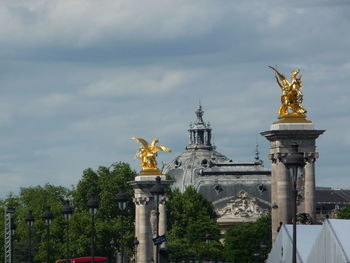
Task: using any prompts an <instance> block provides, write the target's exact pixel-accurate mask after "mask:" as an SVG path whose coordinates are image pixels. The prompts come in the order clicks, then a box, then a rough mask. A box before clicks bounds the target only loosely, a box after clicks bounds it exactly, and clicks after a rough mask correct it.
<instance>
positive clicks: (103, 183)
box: [70, 163, 136, 258]
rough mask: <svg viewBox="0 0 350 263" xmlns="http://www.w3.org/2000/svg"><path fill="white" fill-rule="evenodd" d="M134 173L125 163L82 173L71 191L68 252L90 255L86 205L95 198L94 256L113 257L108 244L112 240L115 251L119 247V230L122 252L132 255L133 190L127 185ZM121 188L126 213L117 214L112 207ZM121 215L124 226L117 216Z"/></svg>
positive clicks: (118, 212) (115, 206) (89, 227)
mask: <svg viewBox="0 0 350 263" xmlns="http://www.w3.org/2000/svg"><path fill="white" fill-rule="evenodd" d="M135 175H136V173H135V171H133V170H131V168H130V166H129V165H128V164H126V163H115V164H113V165H111V166H110V167H104V166H101V167H99V168H98V169H97V170H96V171H94V170H92V169H90V168H89V169H86V170H85V171H84V172H83V177H82V179H81V180H80V181H79V183H78V185H77V187H76V189H75V190H74V191H73V201H74V206H75V208H76V211H75V213H74V215H73V217H72V220H71V230H72V231H71V236H70V238H71V240H73V241H74V242H72V252H73V255H74V256H86V255H90V240H91V239H90V237H91V230H92V225H91V216H90V214H89V211H88V209H87V207H86V203H87V201H88V200H89V199H90V198H91V197H92V196H93V195H95V197H96V198H97V199H98V201H99V207H98V210H97V214H96V253H95V254H96V255H101V256H108V257H110V258H112V257H113V254H114V253H113V252H114V251H113V249H112V248H111V247H110V245H109V244H110V241H111V240H112V239H114V240H115V241H116V244H117V246H118V248H120V246H121V236H120V235H121V228H122V227H123V229H124V241H123V242H124V243H123V244H124V249H125V251H126V252H128V254H129V255H131V254H132V253H133V238H134V234H133V231H134V213H135V207H134V203H133V202H132V196H133V189H132V188H131V186H130V185H129V184H128V182H129V181H132V180H134V178H135ZM121 187H124V189H125V190H126V191H127V193H128V195H129V197H130V199H129V201H128V202H127V206H126V210H125V211H120V210H119V209H118V204H117V203H116V194H117V193H118V191H119V189H120V188H121ZM122 213H124V219H125V220H124V224H123V226H122V224H121V215H122Z"/></svg>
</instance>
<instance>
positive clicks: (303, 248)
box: [267, 219, 350, 263]
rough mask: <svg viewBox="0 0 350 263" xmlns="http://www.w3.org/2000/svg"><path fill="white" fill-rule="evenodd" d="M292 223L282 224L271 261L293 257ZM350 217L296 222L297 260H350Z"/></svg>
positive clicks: (286, 261)
mask: <svg viewBox="0 0 350 263" xmlns="http://www.w3.org/2000/svg"><path fill="white" fill-rule="evenodd" d="M292 236H293V226H292V225H283V226H282V227H281V230H280V231H279V233H278V235H277V238H276V240H275V243H274V244H273V247H272V250H271V252H270V254H269V257H268V259H267V262H268V263H282V262H283V263H289V262H291V261H292V251H293V241H292ZM349 259H350V220H341V219H327V220H325V222H324V224H323V225H322V226H321V225H297V262H298V263H350V260H349Z"/></svg>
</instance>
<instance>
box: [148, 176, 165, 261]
mask: <svg viewBox="0 0 350 263" xmlns="http://www.w3.org/2000/svg"><path fill="white" fill-rule="evenodd" d="M150 192H151V194H152V195H153V196H154V198H155V201H156V238H157V237H159V199H160V197H161V196H162V195H164V193H165V189H164V186H162V184H161V179H160V177H159V176H157V177H156V183H155V185H153V186H152V188H151V190H150ZM156 263H159V244H157V245H156Z"/></svg>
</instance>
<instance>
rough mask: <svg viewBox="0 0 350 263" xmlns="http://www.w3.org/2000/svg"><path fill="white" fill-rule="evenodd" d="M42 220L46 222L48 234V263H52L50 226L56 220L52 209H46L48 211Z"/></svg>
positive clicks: (48, 207)
mask: <svg viewBox="0 0 350 263" xmlns="http://www.w3.org/2000/svg"><path fill="white" fill-rule="evenodd" d="M41 218H42V219H44V222H45V224H46V226H47V233H46V238H47V243H46V245H47V247H46V260H47V263H50V225H51V222H52V219H53V218H54V216H53V214H52V212H51V207H50V206H47V207H46V211H45V212H44V214H43V215H42V217H41Z"/></svg>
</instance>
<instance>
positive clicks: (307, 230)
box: [267, 225, 322, 263]
mask: <svg viewBox="0 0 350 263" xmlns="http://www.w3.org/2000/svg"><path fill="white" fill-rule="evenodd" d="M321 227H322V226H321V225H297V262H298V263H306V262H307V261H306V259H307V256H308V254H309V251H310V250H311V248H312V245H313V244H314V242H315V239H316V237H317V235H318V234H319V232H320V230H321ZM292 237H293V226H292V225H282V227H281V229H280V231H279V233H278V235H277V238H276V241H275V243H274V244H273V247H272V250H271V253H270V254H269V257H268V260H267V262H268V263H289V262H291V261H292V251H293V239H292Z"/></svg>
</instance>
